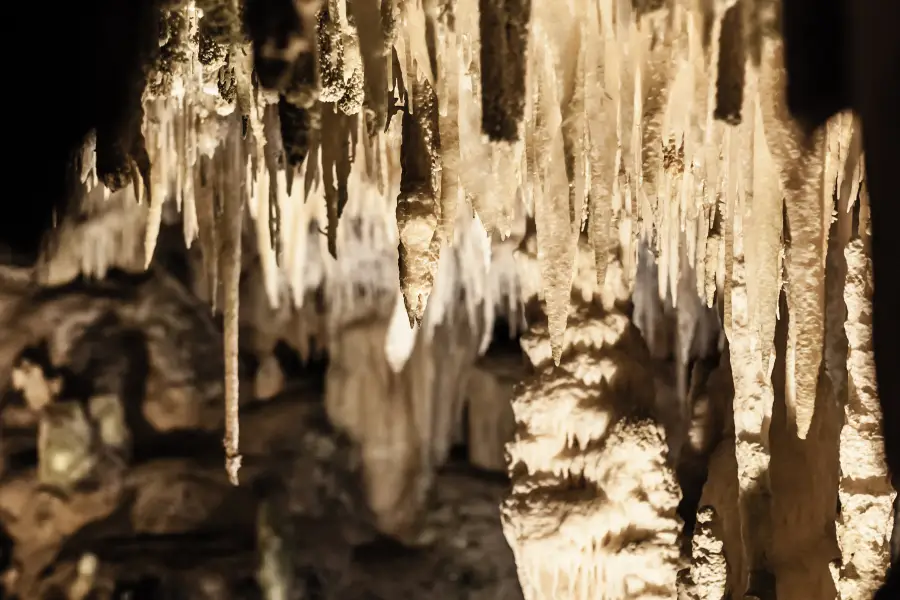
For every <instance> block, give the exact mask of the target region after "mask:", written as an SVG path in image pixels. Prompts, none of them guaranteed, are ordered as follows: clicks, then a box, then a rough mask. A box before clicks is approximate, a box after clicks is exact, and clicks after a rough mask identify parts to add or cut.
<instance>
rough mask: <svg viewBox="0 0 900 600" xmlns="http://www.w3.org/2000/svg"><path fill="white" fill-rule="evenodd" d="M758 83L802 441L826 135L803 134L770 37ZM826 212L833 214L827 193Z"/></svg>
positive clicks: (791, 397)
mask: <svg viewBox="0 0 900 600" xmlns="http://www.w3.org/2000/svg"><path fill="white" fill-rule="evenodd" d="M761 73H762V74H761V79H763V80H764V81H765V84H764V85H765V87H766V89H767V90H768V92H769V93H768V94H766V95H765V96H764V97H763V102H762V106H763V120H764V129H765V133H766V139H767V141H768V144H769V151H770V152H771V154H772V156H773V158H774V160H775V164H776V165H777V167H778V171H779V175H780V181H781V185H782V190H783V192H784V196H785V206H786V211H787V228H788V230H789V232H790V244H789V246H788V250H787V255H786V256H787V259H786V261H787V276H788V282H787V290H788V305H789V306H790V309H791V332H790V342H789V356H788V367H787V368H788V373H787V381H786V385H787V388H788V389H787V402H788V407H789V411H790V412H791V414H792V419H793V420H795V422H796V426H797V432H798V435H799V436H800V437H801V438H804V439H805V438H806V432H807V431H808V430H809V424H810V421H811V420H812V415H813V411H814V409H815V397H816V389H817V377H818V372H819V365H820V364H821V362H822V348H823V343H824V320H825V306H824V303H825V250H826V245H827V234H828V230H827V228H826V227H825V221H824V211H826V208H825V194H824V190H823V185H824V158H825V139H824V133H823V132H821V131H818V132H816V133H814V134H812V135H811V136H807V135H806V134H804V133H803V132H802V131H801V129H800V127H799V126H798V125H797V124H795V123H794V122H793V121H792V120H791V117H790V115H789V114H788V109H787V105H786V100H785V74H784V64H783V46H782V42H781V41H780V40H774V39H769V40H766V41H765V42H764V46H763V64H762V67H761ZM828 198H829V202H828V209H827V214H828V215H829V216H830V214H831V203H830V198H831V193H829V194H828Z"/></svg>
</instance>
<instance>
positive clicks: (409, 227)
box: [397, 76, 441, 324]
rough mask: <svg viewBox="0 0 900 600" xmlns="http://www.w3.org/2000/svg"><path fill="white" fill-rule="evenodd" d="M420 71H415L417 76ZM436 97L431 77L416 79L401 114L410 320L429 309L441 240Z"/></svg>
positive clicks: (401, 218)
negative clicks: (438, 231)
mask: <svg viewBox="0 0 900 600" xmlns="http://www.w3.org/2000/svg"><path fill="white" fill-rule="evenodd" d="M416 77H417V76H416ZM439 135H440V134H439V132H438V106H437V98H436V97H435V94H434V91H433V89H432V88H431V85H430V84H429V83H428V82H427V81H424V80H422V81H419V80H416V81H413V82H412V88H411V91H410V96H409V101H408V107H407V110H406V111H405V112H404V115H403V147H402V150H401V152H402V156H401V161H402V164H403V179H402V180H401V182H400V196H399V197H398V198H397V228H398V230H399V232H400V287H401V288H402V290H403V300H404V303H405V304H406V311H407V313H409V321H410V324H412V323H418V322H420V321H421V320H422V317H423V316H424V315H425V306H426V303H427V302H428V296H429V295H430V294H431V288H432V286H433V285H434V276H435V272H436V270H437V263H438V253H439V250H440V246H439V243H440V240H439V236H438V235H437V230H438V223H439V222H440V216H441V215H440V204H439V201H440V200H439V199H440V195H439V194H440V175H441V163H440V137H439Z"/></svg>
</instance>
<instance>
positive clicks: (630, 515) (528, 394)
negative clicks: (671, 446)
mask: <svg viewBox="0 0 900 600" xmlns="http://www.w3.org/2000/svg"><path fill="white" fill-rule="evenodd" d="M572 320H573V324H572V326H571V327H569V328H568V330H567V331H566V334H565V340H564V345H563V350H564V353H563V360H562V362H561V366H560V367H554V365H553V362H552V361H553V360H554V357H553V352H555V349H553V350H551V343H550V338H549V337H548V335H547V332H548V329H547V328H546V327H541V328H540V330H537V329H535V328H533V329H532V331H531V332H530V333H529V335H528V336H527V337H526V338H524V339H523V347H524V348H525V350H526V352H527V354H528V356H529V359H530V360H531V362H532V364H533V365H534V367H535V369H536V372H535V374H534V375H533V376H532V377H530V378H529V379H528V380H527V381H526V383H525V385H524V386H523V387H522V388H521V389H520V391H519V392H518V394H517V396H516V398H515V399H514V400H513V411H514V413H515V415H516V422H517V424H518V427H517V434H516V438H515V440H514V441H513V442H511V443H510V445H509V446H508V452H509V454H510V459H511V463H510V474H511V477H512V479H513V490H512V493H511V495H510V498H509V499H508V500H507V501H506V503H505V504H504V506H503V511H504V532H505V534H506V537H507V539H508V541H509V543H510V546H511V547H512V549H513V553H514V554H515V556H516V564H517V567H518V570H519V579H520V582H521V583H522V589H523V592H524V594H525V598H526V599H527V600H538V599H542V598H547V599H549V598H572V599H576V598H609V599H613V598H615V599H626V598H659V599H662V598H672V597H673V596H674V594H675V578H676V572H677V562H678V549H677V545H676V544H675V541H676V538H677V530H678V523H677V520H676V517H675V508H676V506H677V504H678V492H677V489H676V485H675V482H674V478H673V475H672V473H671V471H670V470H669V467H668V466H667V465H666V445H665V440H664V434H663V433H662V432H661V427H660V426H659V425H658V424H657V423H656V422H655V421H654V420H653V418H652V416H651V415H652V414H653V409H652V405H653V403H654V400H655V399H654V385H653V381H652V377H650V378H648V377H647V373H646V372H645V371H644V368H643V366H642V365H641V359H640V358H638V357H639V355H640V352H639V348H640V345H637V346H633V345H632V344H634V343H635V342H639V338H638V337H636V335H635V334H636V332H635V331H634V330H633V329H632V328H631V327H630V325H629V324H628V322H627V319H625V317H624V316H623V315H620V314H615V313H612V314H604V312H603V310H602V308H600V306H598V305H597V304H596V303H591V304H580V305H577V308H576V309H575V312H574V314H573V318H572ZM626 390H627V391H626Z"/></svg>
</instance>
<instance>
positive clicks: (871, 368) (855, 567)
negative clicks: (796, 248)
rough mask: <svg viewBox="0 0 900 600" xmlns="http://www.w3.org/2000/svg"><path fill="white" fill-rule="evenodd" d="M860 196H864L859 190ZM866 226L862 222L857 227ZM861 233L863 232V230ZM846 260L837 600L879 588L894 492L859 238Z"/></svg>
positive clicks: (866, 266)
mask: <svg viewBox="0 0 900 600" xmlns="http://www.w3.org/2000/svg"><path fill="white" fill-rule="evenodd" d="M862 193H865V191H864V190H863V192H862ZM865 226H866V224H865V222H864V221H862V220H861V222H860V228H861V229H862V228H863V227H865ZM861 233H862V234H863V235H865V232H861ZM844 252H845V256H846V258H847V283H846V286H845V288H844V300H845V302H846V303H847V321H846V326H845V327H846V330H847V339H848V340H849V343H850V354H849V357H848V360H847V366H848V371H849V375H850V395H849V398H848V399H847V403H846V406H845V408H844V411H845V414H846V422H845V423H844V427H843V429H842V430H841V483H840V486H841V487H840V502H841V504H840V506H841V512H840V517H839V520H838V542H839V543H840V547H841V554H842V556H843V562H842V564H841V566H840V571H839V579H838V581H836V584H837V587H838V592H839V593H840V598H841V600H850V599H851V598H868V597H870V596H872V595H873V594H874V593H875V592H876V591H877V590H878V587H879V586H880V585H881V582H882V579H883V577H884V574H885V573H886V572H887V569H888V565H889V562H890V552H889V550H888V548H889V545H890V539H891V533H890V532H891V520H892V519H893V503H894V498H895V497H896V492H895V491H894V489H893V488H892V486H891V483H890V480H889V477H888V473H887V468H886V466H885V463H884V450H883V446H884V443H883V440H882V433H881V430H880V426H879V422H880V420H881V419H880V412H881V409H880V407H879V405H878V399H877V396H876V395H875V364H874V360H873V357H872V332H871V310H872V304H871V303H872V301H871V296H872V290H871V277H872V270H871V269H872V267H871V259H869V257H868V256H867V253H866V249H865V243H864V241H863V238H862V237H857V238H856V239H854V240H853V241H852V242H850V244H849V245H848V246H847V249H846V250H845V251H844Z"/></svg>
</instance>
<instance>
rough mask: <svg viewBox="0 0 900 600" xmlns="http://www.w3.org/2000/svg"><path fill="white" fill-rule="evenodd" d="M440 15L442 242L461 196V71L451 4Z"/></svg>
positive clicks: (449, 239) (449, 240)
mask: <svg viewBox="0 0 900 600" xmlns="http://www.w3.org/2000/svg"><path fill="white" fill-rule="evenodd" d="M444 9H445V10H446V11H447V12H445V13H444V14H441V15H439V18H438V20H437V23H436V28H437V44H438V48H439V52H438V53H437V54H438V55H437V74H438V75H437V77H438V81H440V82H441V84H442V88H441V89H442V90H443V95H440V96H439V97H438V102H439V103H440V106H439V115H438V126H439V127H438V129H439V131H440V136H441V206H440V214H441V217H440V224H439V232H440V238H441V242H442V243H445V244H450V243H452V242H453V229H454V226H455V224H456V212H457V205H458V204H459V200H460V195H461V185H460V173H459V171H460V148H459V119H460V114H459V95H460V71H461V70H462V67H463V57H462V49H461V48H460V37H459V35H458V34H457V33H456V31H455V30H454V28H453V22H452V16H453V13H452V7H450V6H447V7H444Z"/></svg>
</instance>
